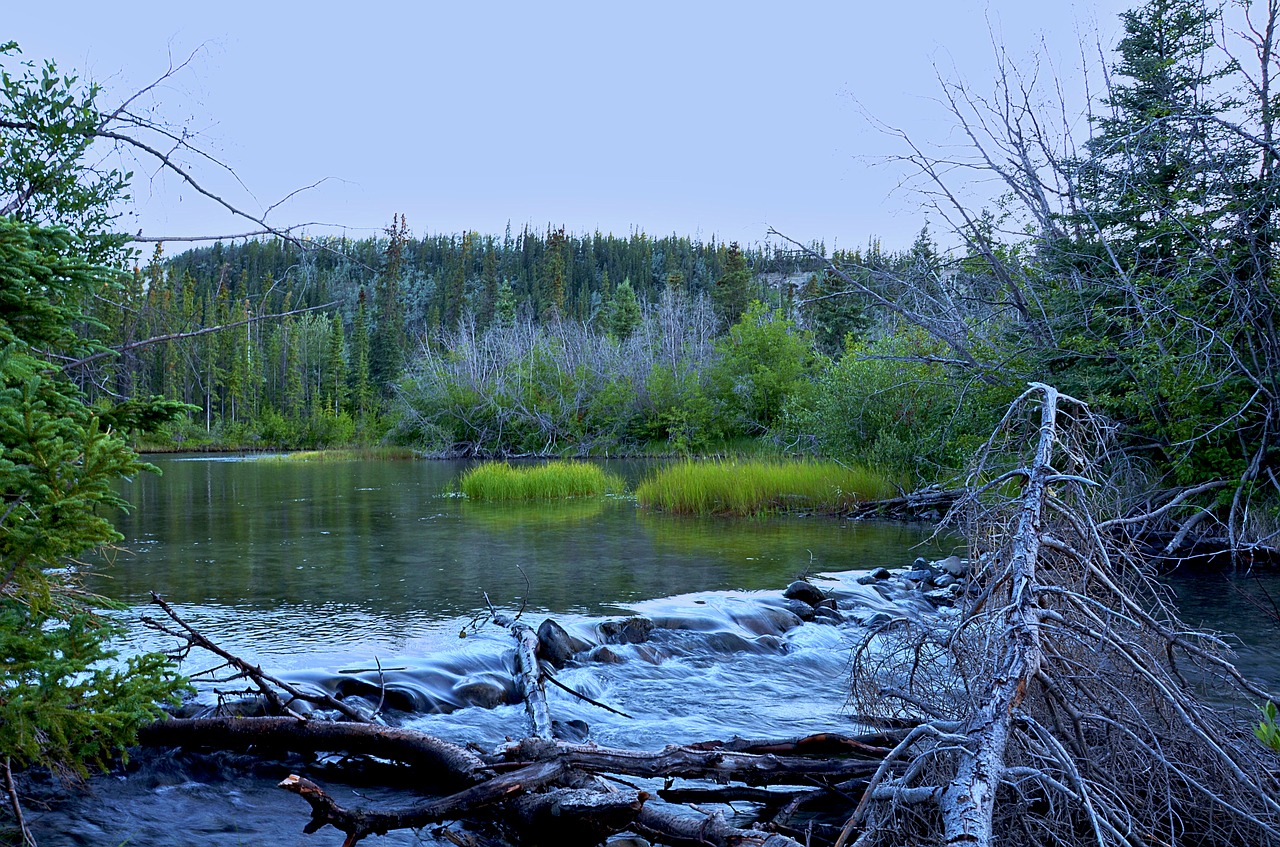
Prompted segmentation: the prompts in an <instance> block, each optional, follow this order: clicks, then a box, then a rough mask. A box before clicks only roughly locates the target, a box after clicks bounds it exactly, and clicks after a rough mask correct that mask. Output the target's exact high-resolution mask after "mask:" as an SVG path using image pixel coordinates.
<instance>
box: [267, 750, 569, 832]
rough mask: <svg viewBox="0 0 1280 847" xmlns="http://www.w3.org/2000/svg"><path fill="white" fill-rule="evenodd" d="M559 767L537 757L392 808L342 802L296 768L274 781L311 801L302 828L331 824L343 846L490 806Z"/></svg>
mask: <svg viewBox="0 0 1280 847" xmlns="http://www.w3.org/2000/svg"><path fill="white" fill-rule="evenodd" d="M564 772H565V767H564V765H563V764H560V763H559V762H539V763H537V764H534V765H530V766H528V767H526V768H521V769H520V770H518V771H513V772H512V773H509V774H506V775H504V776H499V777H494V778H493V779H491V780H488V781H487V782H483V783H481V784H479V785H474V786H472V787H471V788H467V789H464V790H462V791H459V792H457V793H456V794H450V795H449V796H447V797H441V798H440V799H437V800H429V801H427V802H425V803H419V804H416V805H413V806H409V807H406V808H403V809H397V810H392V811H373V810H368V809H346V808H343V807H342V806H340V805H338V803H337V802H336V801H334V800H333V798H332V797H330V796H329V795H327V794H325V792H324V789H322V788H321V787H320V786H319V785H316V784H315V783H314V782H312V781H311V780H309V779H303V778H302V777H300V776H297V775H296V774H290V775H289V776H288V777H287V778H285V779H284V780H283V781H282V782H281V783H280V787H281V788H283V789H285V790H286V791H290V792H292V793H294V794H297V795H298V796H299V797H301V798H302V799H303V800H306V801H307V803H308V804H309V805H310V806H311V821H310V822H309V823H308V824H307V825H306V827H304V829H303V831H304V832H306V833H307V834H311V833H314V832H317V831H319V830H320V829H322V828H324V827H326V826H332V827H333V828H335V829H337V830H338V831H340V832H343V833H346V836H347V837H346V840H345V841H343V847H351V845H353V844H355V843H356V842H358V841H360V840H361V839H363V838H365V837H366V836H369V835H385V834H386V833H388V832H390V831H391V830H393V829H417V828H418V827H422V826H426V825H427V824H431V823H439V822H440V821H446V820H455V819H457V818H458V817H459V816H461V815H463V814H465V813H467V812H470V811H472V810H474V809H478V808H481V807H484V806H491V805H493V804H495V803H499V802H501V801H503V800H509V799H511V798H512V797H514V796H516V795H518V794H522V793H524V792H527V791H532V790H534V789H537V788H540V787H542V786H544V785H548V784H550V783H552V782H555V781H556V780H557V779H559V778H560V777H561V776H563V775H564Z"/></svg>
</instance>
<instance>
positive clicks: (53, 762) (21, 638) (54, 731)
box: [0, 217, 181, 773]
mask: <svg viewBox="0 0 1280 847" xmlns="http://www.w3.org/2000/svg"><path fill="white" fill-rule="evenodd" d="M78 246H79V245H78V243H77V242H76V241H75V240H74V239H73V238H71V237H70V235H69V234H68V233H66V232H65V231H51V230H46V229H42V228H38V227H35V226H31V225H27V224H22V223H19V222H17V221H14V220H12V219H10V218H3V217H0V505H2V506H3V511H2V512H0V580H2V581H0V671H2V672H0V744H2V745H3V749H4V750H5V751H6V753H7V754H9V755H11V756H13V757H14V758H15V759H16V764H18V765H41V766H45V767H50V768H54V769H57V770H65V771H70V772H75V773H83V772H84V771H85V769H86V768H87V767H89V766H92V765H97V764H101V763H102V762H103V761H104V760H105V759H106V758H107V757H108V756H110V755H112V754H113V753H115V752H118V751H122V750H123V749H124V747H125V746H126V745H128V744H129V743H130V742H131V739H132V737H133V734H134V732H135V731H136V729H137V728H138V727H139V726H140V725H141V724H143V723H145V722H147V721H150V720H153V719H154V718H155V717H157V716H158V715H159V705H158V704H159V703H160V702H163V701H166V700H169V699H172V697H173V696H174V695H175V694H176V692H177V691H179V690H180V688H181V683H180V680H178V679H177V678H176V677H175V676H174V675H173V672H172V669H171V668H170V667H169V665H168V664H167V662H165V661H164V660H163V659H162V658H161V657H159V656H154V655H148V656H142V657H138V658H136V659H133V660H130V661H129V662H127V663H125V664H124V665H123V666H122V665H119V664H118V663H116V662H115V654H114V652H113V651H111V650H110V649H108V648H107V646H106V644H107V641H108V640H109V639H110V638H111V637H112V636H113V635H114V634H115V633H116V627H115V626H114V625H113V624H111V623H110V622H109V621H108V620H106V619H105V618H103V617H101V616H99V615H97V614H96V613H95V612H94V611H93V609H92V605H91V604H92V600H93V598H91V597H86V596H84V594H83V593H81V592H80V591H79V590H78V589H77V586H76V583H75V570H74V569H68V568H66V565H67V563H68V561H71V560H74V559H75V558H76V557H81V556H83V555H84V554H85V553H87V552H88V551H91V550H93V549H95V548H98V547H101V546H103V545H107V544H110V543H112V542H114V541H117V540H119V538H120V536H119V535H118V534H117V533H116V532H115V530H114V528H113V527H112V525H111V522H110V521H109V520H108V519H107V518H106V517H105V516H104V512H107V511H109V510H110V509H112V508H120V507H123V506H124V505H125V504H124V502H123V501H122V500H121V499H120V498H119V497H118V496H117V495H116V494H115V492H114V490H113V488H112V484H113V483H114V482H116V481H117V480H119V479H121V478H123V477H126V476H132V475H134V474H136V473H139V472H141V471H144V470H148V469H150V468H149V466H147V465H144V464H142V463H141V462H140V461H139V460H138V457H137V456H136V455H135V454H134V453H133V452H132V451H131V450H129V449H128V447H127V446H126V444H125V443H124V441H123V440H122V439H121V438H120V437H119V435H118V434H117V433H116V432H115V431H113V430H112V429H111V428H110V427H109V426H108V425H106V423H105V422H104V417H103V415H101V414H99V413H96V412H95V411H94V410H93V409H92V408H90V407H89V406H88V405H86V404H85V402H84V400H83V398H82V396H81V394H80V392H79V391H78V390H77V389H76V388H75V386H74V385H72V384H71V383H70V382H69V381H68V380H67V379H66V378H65V377H63V376H62V375H61V374H60V373H59V372H58V371H56V370H54V369H52V368H51V367H50V365H49V363H48V361H47V360H46V359H45V358H43V357H44V356H45V355H46V354H47V353H70V352H78V351H83V350H84V343H83V341H82V340H81V339H80V337H79V336H78V334H77V333H76V332H75V331H74V328H75V327H76V326H77V325H78V324H79V323H80V321H81V320H82V317H81V313H80V309H79V304H80V302H81V301H82V299H83V298H84V297H85V296H86V295H87V294H88V292H89V291H90V290H97V289H99V288H100V286H101V284H102V281H103V275H102V273H101V272H100V271H98V270H96V269H94V268H93V267H91V266H89V265H87V264H86V263H84V262H82V261H80V260H78V259H77V258H76V250H77V249H78ZM178 410H179V408H175V407H174V406H173V405H172V404H170V405H168V406H165V405H163V404H162V405H161V406H159V407H149V406H148V404H146V403H135V404H134V405H132V406H127V407H120V408H118V409H116V410H115V412H116V417H117V418H118V419H120V420H121V421H123V422H125V423H127V424H131V425H142V424H144V423H145V424H147V425H151V424H155V423H159V422H163V421H164V420H165V418H166V416H167V415H168V414H171V413H173V412H175V411H178ZM110 416H111V413H110V412H108V413H107V417H110Z"/></svg>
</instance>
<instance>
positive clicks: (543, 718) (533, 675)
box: [493, 615, 552, 739]
mask: <svg viewBox="0 0 1280 847" xmlns="http://www.w3.org/2000/svg"><path fill="white" fill-rule="evenodd" d="M493 622H494V623H496V624H497V625H498V626H500V627H504V628H505V629H507V630H508V631H509V632H510V633H511V636H512V637H513V638H515V640H516V657H515V661H516V666H515V678H516V682H517V684H518V685H519V686H520V693H521V694H522V695H523V696H524V708H525V712H526V713H528V715H529V723H530V725H531V727H532V737H534V738H543V739H550V738H551V737H552V734H551V710H550V709H548V708H547V694H546V691H544V690H543V688H542V672H541V670H540V669H539V667H538V633H536V632H534V630H533V627H531V626H529V625H528V624H526V623H521V622H520V621H518V620H512V619H511V618H508V617H506V616H504V615H494V618H493Z"/></svg>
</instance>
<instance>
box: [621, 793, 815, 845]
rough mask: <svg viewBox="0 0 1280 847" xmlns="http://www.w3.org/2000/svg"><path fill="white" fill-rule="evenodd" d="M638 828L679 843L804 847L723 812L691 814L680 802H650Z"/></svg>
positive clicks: (655, 837)
mask: <svg viewBox="0 0 1280 847" xmlns="http://www.w3.org/2000/svg"><path fill="white" fill-rule="evenodd" d="M635 829H636V831H637V832H639V833H640V834H641V835H643V836H645V837H646V838H651V839H653V840H655V841H661V842H662V843H663V844H672V845H677V847H686V845H688V847H707V845H712V847H800V844H799V842H797V841H796V840H795V839H793V838H790V837H788V836H786V835H780V834H778V833H775V832H766V831H764V830H758V829H741V828H739V827H736V826H733V825H732V824H730V823H728V822H727V821H726V820H725V817H724V815H723V814H722V813H720V812H713V813H710V814H700V815H690V814H688V813H686V812H684V811H682V810H681V807H678V806H667V805H665V804H656V803H646V804H645V806H644V808H643V809H641V810H640V812H639V814H637V815H636V819H635Z"/></svg>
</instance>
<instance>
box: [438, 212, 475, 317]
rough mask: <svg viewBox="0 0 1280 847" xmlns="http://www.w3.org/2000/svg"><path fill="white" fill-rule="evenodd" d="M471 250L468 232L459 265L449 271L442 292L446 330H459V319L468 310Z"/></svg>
mask: <svg viewBox="0 0 1280 847" xmlns="http://www.w3.org/2000/svg"><path fill="white" fill-rule="evenodd" d="M470 250H471V233H470V232H466V233H463V235H462V242H461V245H460V247H459V249H458V256H457V263H456V264H455V265H454V266H453V268H452V269H450V270H449V272H448V275H447V278H446V284H445V286H444V289H443V292H442V296H443V299H444V308H443V309H442V310H441V313H442V314H443V316H444V328H445V329H448V330H453V329H457V327H458V319H459V318H461V317H462V311H463V309H465V308H466V300H467V260H468V253H469V252H470Z"/></svg>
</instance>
